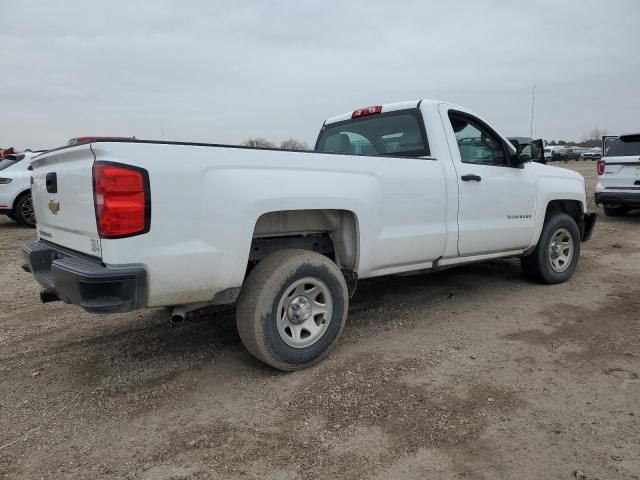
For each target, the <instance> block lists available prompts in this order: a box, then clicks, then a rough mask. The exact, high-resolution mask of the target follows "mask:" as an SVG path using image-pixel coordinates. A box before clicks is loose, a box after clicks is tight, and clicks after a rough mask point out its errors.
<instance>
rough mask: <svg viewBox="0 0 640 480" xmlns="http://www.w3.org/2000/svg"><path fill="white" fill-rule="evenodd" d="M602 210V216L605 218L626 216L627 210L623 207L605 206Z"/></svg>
mask: <svg viewBox="0 0 640 480" xmlns="http://www.w3.org/2000/svg"><path fill="white" fill-rule="evenodd" d="M603 208H604V214H605V215H606V216H607V217H621V216H623V215H626V214H627V212H628V210H627V209H626V208H624V207H607V206H603Z"/></svg>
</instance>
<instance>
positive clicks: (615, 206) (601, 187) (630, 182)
mask: <svg viewBox="0 0 640 480" xmlns="http://www.w3.org/2000/svg"><path fill="white" fill-rule="evenodd" d="M603 150H604V148H603ZM595 201H596V205H602V206H603V207H604V213H605V215H609V216H618V215H624V214H626V213H627V212H628V211H629V210H633V209H636V208H640V133H634V134H629V135H621V136H620V137H619V138H618V139H616V140H613V142H610V143H609V144H608V145H607V148H606V153H605V154H604V156H603V157H602V159H601V160H599V161H598V184H597V185H596V195H595Z"/></svg>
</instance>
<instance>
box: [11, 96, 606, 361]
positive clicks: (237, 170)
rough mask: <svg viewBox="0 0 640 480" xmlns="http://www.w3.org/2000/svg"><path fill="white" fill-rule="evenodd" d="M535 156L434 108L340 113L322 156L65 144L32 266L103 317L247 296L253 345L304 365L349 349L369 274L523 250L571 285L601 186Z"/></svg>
mask: <svg viewBox="0 0 640 480" xmlns="http://www.w3.org/2000/svg"><path fill="white" fill-rule="evenodd" d="M356 148H358V151H360V152H363V151H366V152H367V155H359V154H356V153H355V152H356ZM529 148H530V146H529V145H526V144H523V145H519V146H518V148H517V149H516V148H514V147H513V145H511V143H509V142H508V141H507V140H506V138H505V137H503V136H502V135H500V134H499V133H497V132H496V130H494V129H493V128H492V127H491V126H490V125H489V124H488V123H487V122H485V121H484V120H482V119H481V118H480V117H478V116H477V115H475V114H474V113H472V112H471V111H469V110H468V109H466V108H463V107H460V106H456V105H451V104H448V103H444V102H439V101H435V100H421V101H411V102H402V103H393V104H388V105H382V106H380V105H378V106H373V107H366V108H362V109H358V110H355V111H353V112H348V113H345V114H343V115H339V116H337V117H333V118H331V119H329V120H327V121H325V123H324V124H323V126H322V129H321V131H320V134H319V137H318V140H317V143H316V147H315V151H314V152H311V151H284V150H276V149H262V148H250V147H240V146H231V145H209V144H197V143H178V142H161V141H146V140H123V141H95V142H92V143H86V144H80V145H75V146H69V147H63V148H60V149H57V150H52V151H49V152H48V153H46V154H44V155H41V156H39V157H38V158H36V159H34V160H33V169H34V170H33V176H34V185H33V195H34V204H35V208H36V214H37V217H38V229H37V232H38V238H39V240H38V241H32V242H27V243H26V244H25V245H24V248H23V253H24V258H25V262H26V266H25V268H26V269H27V270H30V271H31V272H32V273H33V275H34V276H35V278H36V279H37V281H38V282H40V283H41V284H42V285H43V286H44V290H43V292H42V300H43V301H53V300H63V301H65V302H67V303H72V304H76V305H80V306H81V307H82V308H84V309H85V310H88V311H91V312H123V311H130V310H135V309H140V308H145V307H160V306H165V307H171V308H172V309H173V313H172V315H173V316H174V317H176V318H181V317H183V316H184V315H185V313H186V312H188V311H190V310H194V309H197V308H200V307H203V306H206V305H212V304H224V303H232V302H235V301H237V325H238V330H239V332H240V337H241V339H242V341H243V343H244V345H245V346H246V347H247V349H248V350H249V351H250V352H251V353H252V354H253V355H254V356H255V357H257V358H258V359H260V360H262V361H264V362H266V363H267V364H269V365H272V366H273V367H275V368H279V369H282V370H294V369H298V368H303V367H306V366H308V365H311V364H313V363H315V362H317V361H319V360H321V359H322V358H323V357H324V356H325V355H326V354H327V353H328V352H329V350H330V349H331V348H332V347H333V345H334V344H335V343H336V341H337V339H338V337H339V336H340V333H341V332H342V329H343V327H344V325H345V321H346V316H347V311H348V305H349V298H350V296H351V295H352V294H353V292H354V291H355V288H356V284H357V281H358V279H365V278H370V277H378V276H381V275H390V274H399V273H405V272H411V271H425V272H426V271H437V270H440V269H443V268H449V267H452V266H455V265H462V264H467V263H472V262H477V261H481V260H489V259H496V258H508V257H520V258H521V259H522V267H523V269H524V272H525V274H526V275H527V276H529V277H530V278H532V279H535V280H536V281H539V282H542V283H549V284H551V283H558V282H563V281H565V280H567V279H568V278H569V277H571V275H572V274H573V272H574V271H575V269H576V265H577V263H578V258H579V256H580V245H581V241H585V240H587V239H588V238H589V236H590V233H591V231H592V228H593V225H594V222H595V214H593V213H588V212H587V200H586V193H585V181H584V178H583V177H582V176H581V175H579V174H577V173H575V172H572V171H569V170H566V169H561V168H556V167H550V166H545V165H542V164H539V163H533V162H531V161H530V160H531V157H530V154H529V153H528V149H529ZM177 158H178V159H180V161H179V162H176V159H177ZM187 206H188V208H187Z"/></svg>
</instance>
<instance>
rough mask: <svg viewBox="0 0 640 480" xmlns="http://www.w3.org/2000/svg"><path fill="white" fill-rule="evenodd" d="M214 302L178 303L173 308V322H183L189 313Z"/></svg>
mask: <svg viewBox="0 0 640 480" xmlns="http://www.w3.org/2000/svg"><path fill="white" fill-rule="evenodd" d="M211 304H212V302H200V303H189V304H186V305H176V306H175V307H173V308H172V309H171V323H172V324H174V323H180V322H182V321H183V320H184V319H185V318H186V316H187V313H189V312H193V311H194V310H198V309H200V308H204V307H208V306H209V305H211Z"/></svg>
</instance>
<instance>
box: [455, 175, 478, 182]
mask: <svg viewBox="0 0 640 480" xmlns="http://www.w3.org/2000/svg"><path fill="white" fill-rule="evenodd" d="M460 178H461V179H462V180H463V181H465V182H470V181H474V182H479V181H480V180H482V177H481V176H480V175H473V174H467V175H462V176H461V177H460Z"/></svg>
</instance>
